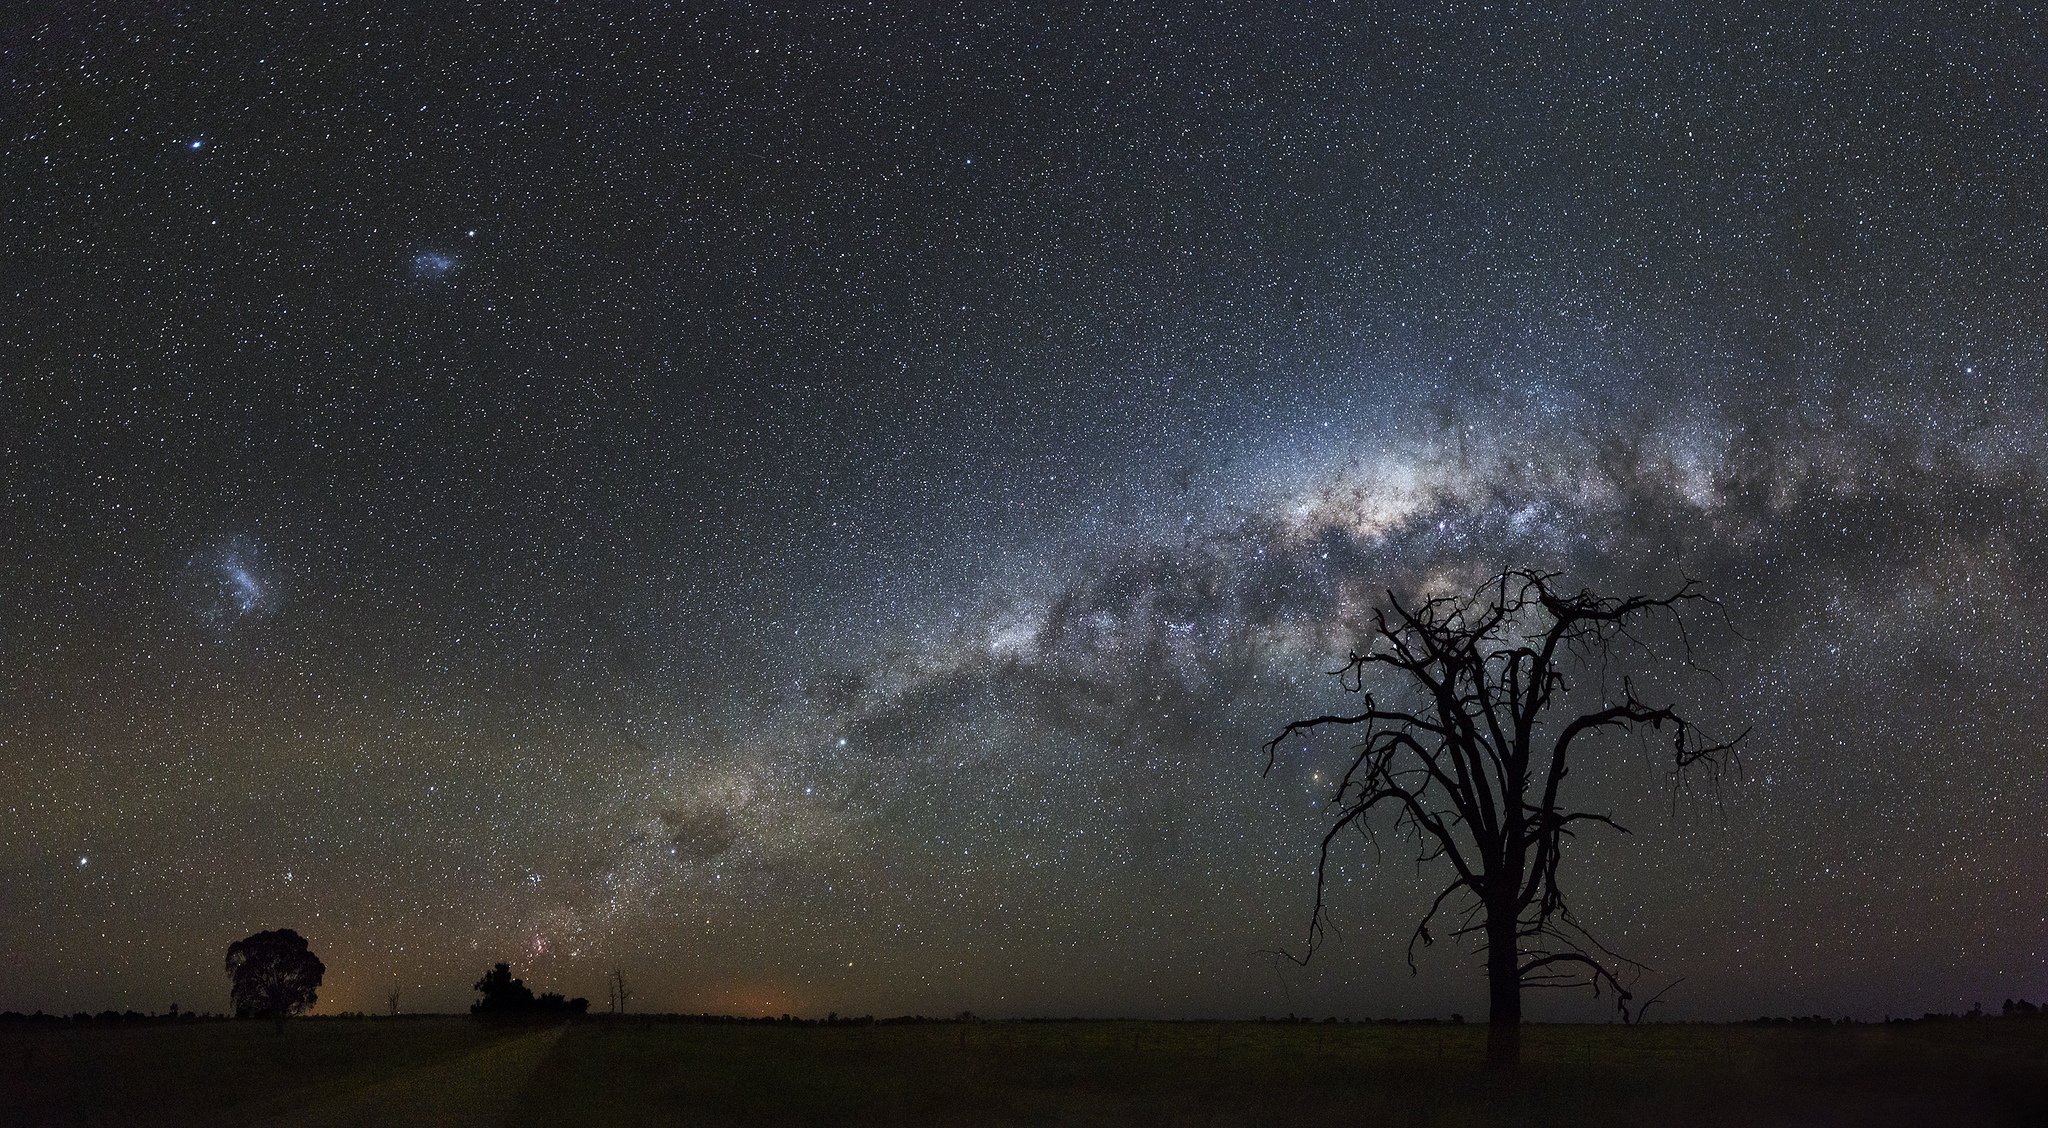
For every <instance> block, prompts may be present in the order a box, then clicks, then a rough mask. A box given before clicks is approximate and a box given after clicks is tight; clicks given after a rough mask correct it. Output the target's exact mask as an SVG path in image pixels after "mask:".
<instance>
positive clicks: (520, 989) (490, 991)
mask: <svg viewBox="0 0 2048 1128" xmlns="http://www.w3.org/2000/svg"><path fill="white" fill-rule="evenodd" d="M476 990H477V993H478V994H481V995H482V996H483V998H481V999H478V1000H477V1001H476V1002H473V1003H471V1004H469V1013H471V1014H514V1013H520V1012H524V1011H530V1010H532V1009H533V992H532V991H531V990H530V989H528V988H527V986H526V984H525V983H524V982H523V981H521V980H518V979H514V978H512V965H511V964H508V963H501V964H497V965H496V966H494V967H492V968H491V970H489V971H487V972H485V973H484V976H483V978H482V979H479V980H477V981H476Z"/></svg>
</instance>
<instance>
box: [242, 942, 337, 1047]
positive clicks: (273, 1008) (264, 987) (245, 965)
mask: <svg viewBox="0 0 2048 1128" xmlns="http://www.w3.org/2000/svg"><path fill="white" fill-rule="evenodd" d="M227 972H228V979H229V981H230V983H231V984H232V987H231V988H230V992H231V994H232V996H233V998H234V1003H235V1017H237V1018H273V1019H276V1020H277V1028H278V1030H280V1031H282V1030H283V1029H284V1020H285V1018H286V1017H288V1016H290V1015H294V1014H303V1013H304V1012H305V1011H306V1010H307V1009H308V1008H310V1007H311V1006H312V1005H313V1004H314V1003H315V1002H316V1001H318V992H319V989H320V980H321V977H323V976H325V975H326V974H327V965H326V964H324V963H321V962H320V957H318V956H316V955H314V954H313V952H312V949H311V948H309V947H307V946H306V938H305V937H303V936H300V935H299V934H298V933H297V932H294V931H292V930H291V929H289V928H279V929H274V930H272V931H269V932H258V933H256V934H255V935H253V936H248V937H245V938H243V939H241V940H237V941H235V942H234V943H232V944H230V945H228V957H227Z"/></svg>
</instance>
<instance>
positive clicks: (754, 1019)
mask: <svg viewBox="0 0 2048 1128" xmlns="http://www.w3.org/2000/svg"><path fill="white" fill-rule="evenodd" d="M465 1013H466V1014H469V1015H471V1016H472V1017H486V1018H489V1017H503V1016H491V1015H481V1016H479V1015H478V1013H477V1012H476V1011H475V1010H473V1009H472V1010H470V1011H467V1012H465V1011H416V1012H409V1013H406V1014H395V1015H387V1014H376V1013H372V1012H369V1011H340V1012H337V1013H335V1014H319V1015H304V1016H302V1017H300V1018H299V1019H297V1020H295V1021H307V1020H311V1021H315V1022H335V1021H359V1020H363V1019H376V1020H378V1021H385V1022H404V1021H408V1020H413V1021H417V1020H424V1019H440V1018H457V1017H461V1016H462V1015H463V1014H465ZM242 1017H246V1016H236V1015H232V1014H223V1013H220V1012H205V1013H202V1012H199V1011H191V1010H182V1009H180V1008H179V1006H178V1004H176V1003H172V1004H171V1006H170V1009H169V1010H167V1011H165V1012H163V1013H161V1014H145V1013H143V1012H141V1011H137V1010H133V1009H129V1010H119V1011H117V1010H112V1009H109V1010H103V1011H99V1012H97V1013H94V1012H91V1011H76V1012H73V1013H71V1014H49V1013H46V1012H44V1011H41V1010H37V1011H34V1012H32V1013H26V1014H24V1013H23V1012H21V1011H16V1010H9V1011H0V1023H8V1024H17V1023H22V1024H57V1023H133V1024H144V1023H149V1024H155V1025H171V1024H179V1023H197V1022H232V1021H239V1020H240V1019H241V1018H242ZM533 1017H546V1018H555V1019H560V1018H565V1017H566V1018H573V1019H576V1020H579V1021H600V1020H601V1021H606V1022H647V1023H677V1024H685V1025H699V1026H791V1027H828V1028H837V1027H863V1026H935V1025H960V1024H966V1023H984V1022H997V1023H1011V1024H1023V1025H1030V1024H1036V1023H1126V1022H1145V1023H1158V1024H1161V1025H1219V1024H1233V1025H1246V1026H1308V1025H1324V1026H1327V1025H1334V1026H1462V1025H1464V1024H1465V1018H1464V1016H1463V1015H1460V1014H1454V1015H1452V1016H1451V1017H1449V1018H1448V1019H1445V1018H1435V1017H1424V1018H1339V1017H1337V1016H1335V1015H1329V1016H1326V1017H1324V1018H1320V1019H1317V1018H1304V1017H1298V1016H1296V1015H1291V1014H1290V1015H1287V1016H1286V1017H1284V1018H1271V1017H1268V1016H1266V1015H1260V1016H1259V1017H1257V1018H1090V1017H1086V1016H1083V1015H1064V1016H1061V1015H1040V1016H1032V1017H1024V1018H995V1019H989V1018H981V1017H979V1016H977V1015H975V1013H974V1012H973V1011H961V1012H960V1013H958V1014H956V1015H953V1016H951V1017H934V1016H930V1015H922V1014H903V1015H894V1016H890V1017H884V1018H877V1017H876V1016H874V1015H872V1014H863V1015H841V1014H839V1013H837V1012H836V1011H835V1012H833V1013H831V1014H828V1015H826V1016H825V1017H824V1018H804V1017H801V1016H798V1015H790V1014H782V1015H737V1014H702V1013H684V1012H662V1011H647V1012H643V1013H637V1014H611V1013H604V1012H599V1013H596V1014H590V1013H586V1012H584V1011H573V1012H568V1011H556V1010H552V1009H550V1010H546V1011H543V1012H541V1013H538V1014H535V1015H533ZM1992 1019H2019V1020H2023V1021H2024V1020H2048V1003H2044V1004H2041V1005H2039V1006H2037V1005H2036V1004H2034V1003H2030V1002H2028V1001H2027V1000H2025V999H2007V1000H2005V1003H2004V1005H2003V1006H2002V1007H2001V1009H2000V1012H1999V1013H1998V1014H1995V1015H1994V1014H1991V1013H1989V1012H1987V1011H1985V1010H1984V1009H1983V1007H1982V1005H1981V1004H1979V1005H1977V1006H1975V1007H1972V1008H1971V1009H1970V1010H1967V1011H1963V1012H1960V1013H1958V1012H1938V1011H1928V1012H1926V1013H1925V1014H1922V1015H1920V1016H1919V1017H1918V1018H1913V1017H1894V1016H1891V1015H1886V1016H1885V1017H1884V1018H1882V1019H1855V1018H1849V1017H1847V1016H1844V1017H1842V1018H1828V1017H1827V1016H1826V1015H1819V1014H1814V1015H1794V1016H1791V1017H1784V1016H1779V1015H1766V1016H1762V1017H1759V1018H1750V1019H1734V1020H1729V1021H1724V1022H1704V1021H1693V1022H1688V1021H1683V1020H1674V1021H1670V1022H1665V1023H1657V1024H1655V1025H1669V1026H1788V1027H1800V1028H1816V1027H1834V1026H1909V1025H1916V1024H1919V1023H1929V1022H1971V1021H1977V1020H1992ZM1562 1025H1579V1024H1577V1023H1565V1024H1562Z"/></svg>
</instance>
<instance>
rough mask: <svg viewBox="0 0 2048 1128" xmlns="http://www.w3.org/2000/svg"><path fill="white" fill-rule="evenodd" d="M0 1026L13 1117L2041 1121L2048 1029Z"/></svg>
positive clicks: (769, 1121) (1662, 1126)
mask: <svg viewBox="0 0 2048 1128" xmlns="http://www.w3.org/2000/svg"><path fill="white" fill-rule="evenodd" d="M1484 1037H1485V1030H1484V1028H1483V1027H1477V1026H1470V1027H1452V1026H1374V1025H1321V1024H1318V1025H1259V1024H1248V1023H1134V1022H1090V1023H978V1024H961V1025H953V1024H940V1025H922V1026H874V1027H837V1028H826V1027H800V1026H705V1025H691V1024H684V1023H678V1022H668V1021H662V1020H659V1019H652V1018H642V1019H626V1020H604V1019H593V1020H590V1021H587V1022H583V1023H578V1024H574V1025H569V1026H546V1027H515V1028H510V1029H507V1028H491V1027H483V1026H479V1025H478V1024H476V1023H474V1022H472V1021H471V1020H469V1019H467V1018H454V1017H449V1018H410V1019H396V1020H393V1019H313V1020H301V1021H295V1022H292V1023H290V1024H288V1025H287V1027H286V1028H285V1030H284V1031H283V1033H281V1034H280V1033H278V1032H276V1031H275V1030H274V1029H273V1028H272V1027H271V1026H270V1025H269V1024H267V1023H260V1022H201V1023H188V1024H183V1025H139V1024H138V1025H125V1024H114V1023H110V1024H106V1025H99V1024H77V1025H72V1024H64V1025H61V1026H56V1027H52V1028H27V1027H8V1028H0V1124H107V1125H117V1124H118V1125H129V1124H222V1125H239V1124H274V1125H317V1124H335V1125H344V1124H345V1125H349V1126H351V1128H370V1126H374V1125H383V1124H445V1125H485V1124H490V1125H499V1124H506V1125H552V1124H603V1125H642V1124H712V1125H739V1124H747V1125H777V1124H876V1123H884V1124H934V1125H940V1124H945V1125H951V1124H1204V1125H1253V1124H1261V1125H1263V1124H1272V1125H1289V1126H1294V1128H1299V1126H1303V1125H1321V1124H1335V1123H1359V1124H1387V1125H1411V1124H1413V1125H1495V1124H1500V1125H1506V1124H1514V1125H1542V1124H1598V1125H1624V1124H1626V1125H1640V1124H1652V1125H1656V1126H1658V1128H1673V1126H1678V1125H1696V1124H1728V1125H1736V1124H1742V1125H1748V1124H1783V1125H1794V1124H1796V1125H1845V1126H1846V1125H1949V1124H1955V1125H1968V1124H2048V1022H2020V1021H1992V1020H1985V1021H1978V1022H1952V1023H1933V1024H1922V1025H1914V1026H1894V1027H1876V1026H1872V1027H1834V1028H1820V1029H1787V1028H1758V1027H1739V1026H1675V1025H1674V1026H1651V1027H1640V1028H1626V1027H1614V1026H1535V1027H1531V1028H1529V1031H1528V1033H1527V1035H1526V1039H1525V1049H1524V1059H1525V1061H1524V1067H1523V1071H1522V1074H1521V1076H1520V1078H1519V1079H1518V1080H1517V1081H1515V1082H1513V1083H1511V1084H1506V1085H1502V1084H1496V1083H1494V1082H1492V1081H1490V1080H1489V1079H1488V1078H1487V1077H1486V1076H1485V1075H1484V1073H1483V1071H1482V1070H1481V1069H1480V1068H1479V1060H1480V1055H1481V1052H1482V1049H1483V1045H1482V1044H1483V1041H1484Z"/></svg>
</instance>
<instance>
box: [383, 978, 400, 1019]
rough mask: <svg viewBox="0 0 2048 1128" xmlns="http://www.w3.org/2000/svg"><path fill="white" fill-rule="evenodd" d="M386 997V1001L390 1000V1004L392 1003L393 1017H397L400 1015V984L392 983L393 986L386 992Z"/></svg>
mask: <svg viewBox="0 0 2048 1128" xmlns="http://www.w3.org/2000/svg"><path fill="white" fill-rule="evenodd" d="M384 998H385V1001H386V1002H388V1003H390V1004H391V1017H393V1018H397V1017H398V986H397V985H396V984H393V985H392V988H391V990H390V991H389V992H387V993H386V994H385V996H384Z"/></svg>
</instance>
